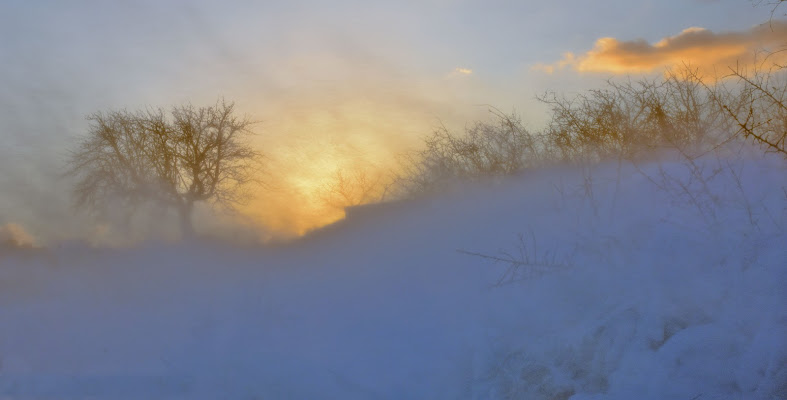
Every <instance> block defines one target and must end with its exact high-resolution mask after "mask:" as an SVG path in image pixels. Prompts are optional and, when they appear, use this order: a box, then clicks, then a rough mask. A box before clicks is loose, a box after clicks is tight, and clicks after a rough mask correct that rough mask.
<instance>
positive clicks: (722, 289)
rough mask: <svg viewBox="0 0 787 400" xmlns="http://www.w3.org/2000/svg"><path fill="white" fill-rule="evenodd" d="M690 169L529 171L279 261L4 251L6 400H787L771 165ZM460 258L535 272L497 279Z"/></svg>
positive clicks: (80, 250) (344, 229) (781, 205)
mask: <svg viewBox="0 0 787 400" xmlns="http://www.w3.org/2000/svg"><path fill="white" fill-rule="evenodd" d="M701 165H702V166H703V167H706V168H705V169H703V170H702V171H699V172H698V170H697V169H694V168H693V167H692V166H690V165H687V164H686V163H682V162H677V161H675V162H668V163H667V162H665V163H662V164H655V163H652V164H649V165H645V166H639V167H638V168H634V167H632V166H630V165H622V166H621V165H617V164H611V165H601V166H597V167H595V168H592V169H587V168H586V169H583V170H580V169H578V168H569V167H565V168H553V169H549V170H542V171H536V172H529V173H526V174H523V175H522V176H518V177H514V178H511V179H508V180H505V181H502V182H495V183H493V182H487V183H480V184H474V185H464V186H460V187H455V188H453V189H452V190H451V191H450V192H447V193H443V194H441V195H433V196H430V197H424V198H421V199H418V200H413V201H409V202H403V203H396V204H390V205H385V206H380V207H375V208H374V210H373V212H365V213H363V214H358V215H357V216H356V217H355V218H351V219H348V220H345V221H342V222H340V223H338V224H336V225H334V226H331V227H327V228H324V229H322V230H320V231H318V232H315V233H313V234H311V235H309V236H307V237H305V238H303V239H302V240H299V241H296V242H293V243H289V244H283V245H276V246H274V245H270V246H259V247H251V246H237V245H231V244H228V243H223V242H220V241H208V240H203V241H201V242H192V243H181V244H162V243H145V244H141V245H139V246H137V247H135V248H131V249H95V248H88V247H85V246H81V245H79V244H64V245H61V246H50V247H49V248H47V249H20V250H18V251H16V250H12V249H3V250H0V251H2V252H1V253H0V398H13V399H17V398H59V399H62V398H80V399H81V398H112V399H119V398H150V399H153V398H167V399H170V398H172V399H179V398H183V399H193V398H205V399H212V398H239V399H241V398H245V399H258V398H273V399H314V398H337V399H339V398H340V399H520V398H521V399H571V400H588V399H633V398H636V399H685V400H690V399H701V400H708V399H722V398H723V399H783V398H787V307H785V304H787V246H785V244H787V233H786V232H787V206H786V205H787V198H785V196H786V195H787V194H785V192H784V190H785V187H787V174H786V173H785V172H787V169H786V168H785V163H784V162H783V160H780V159H778V157H763V156H749V157H748V158H747V159H735V160H722V161H720V160H718V159H714V158H710V157H709V158H707V159H705V160H702V161H701ZM712 172H713V173H712ZM732 172H735V173H734V174H733V173H732ZM666 178H672V179H673V180H670V179H666ZM676 182H683V183H685V186H684V187H687V188H690V189H691V193H692V196H688V194H689V192H686V191H681V186H680V185H677V184H676ZM659 183H661V184H663V185H662V186H661V187H659V185H658V184H659ZM588 189H592V190H588ZM520 235H521V241H520V239H519V236H520ZM463 251H464V252H471V253H479V254H483V255H488V256H496V257H503V256H504V255H505V254H511V255H514V256H519V255H520V254H522V255H525V256H528V257H530V260H531V261H538V262H539V263H541V262H542V261H543V264H550V265H546V266H545V267H543V268H535V267H533V266H521V267H520V268H519V269H518V270H517V271H516V272H517V273H524V274H520V275H517V277H519V278H522V279H519V280H517V281H516V282H511V283H505V282H504V283H503V284H500V285H497V283H498V282H499V280H500V278H501V276H503V274H504V272H505V271H506V269H507V268H508V266H507V265H506V264H505V263H501V262H498V263H495V262H493V261H491V260H489V259H486V258H483V257H478V256H472V255H468V254H466V253H463ZM552 264H554V265H552ZM528 272H529V274H528Z"/></svg>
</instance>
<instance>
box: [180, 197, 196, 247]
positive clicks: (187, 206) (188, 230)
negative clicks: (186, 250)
mask: <svg viewBox="0 0 787 400" xmlns="http://www.w3.org/2000/svg"><path fill="white" fill-rule="evenodd" d="M193 210H194V202H192V201H184V202H183V203H182V204H181V205H180V208H179V209H178V216H179V217H180V236H181V238H183V239H191V238H193V237H194V225H193V224H192V221H191V215H192V211H193Z"/></svg>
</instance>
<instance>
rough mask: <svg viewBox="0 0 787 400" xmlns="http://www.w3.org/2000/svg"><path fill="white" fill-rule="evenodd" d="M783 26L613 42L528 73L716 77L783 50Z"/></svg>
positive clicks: (782, 57)
mask: <svg viewBox="0 0 787 400" xmlns="http://www.w3.org/2000/svg"><path fill="white" fill-rule="evenodd" d="M785 38H787V21H773V22H772V23H771V24H765V25H760V26H757V27H754V28H752V29H750V30H747V31H742V32H720V33H716V32H712V31H710V30H707V29H704V28H698V27H691V28H687V29H684V30H683V31H682V32H680V33H679V34H677V35H674V36H669V37H666V38H663V39H661V40H659V41H658V42H656V43H653V44H651V43H648V42H647V41H645V40H643V39H636V40H629V41H621V40H618V39H616V38H612V37H605V38H601V39H598V40H596V43H595V45H594V46H593V49H591V50H589V51H588V52H586V53H584V54H581V55H575V54H573V53H565V54H564V56H563V58H562V59H561V60H559V61H557V62H554V63H551V64H537V65H535V66H533V70H538V71H543V72H546V73H553V72H555V71H558V70H562V69H565V68H566V67H570V68H571V69H573V70H575V71H577V72H580V73H586V72H591V73H592V72H605V73H610V72H611V73H615V74H627V73H649V72H654V71H659V70H661V69H663V68H665V67H672V66H678V65H682V64H688V65H691V66H694V67H695V68H699V69H700V70H701V72H703V73H710V74H712V73H713V72H714V68H716V70H717V71H719V72H721V73H725V72H726V71H727V67H728V66H731V65H735V64H736V63H740V64H744V65H746V64H752V63H753V62H755V61H756V59H755V58H756V54H757V52H758V51H761V50H765V51H773V50H777V49H779V48H783V47H784V46H785V45H786V44H787V39H785ZM769 61H771V62H778V63H784V62H785V61H787V52H779V53H775V54H774V55H773V56H772V57H771V58H770V59H769Z"/></svg>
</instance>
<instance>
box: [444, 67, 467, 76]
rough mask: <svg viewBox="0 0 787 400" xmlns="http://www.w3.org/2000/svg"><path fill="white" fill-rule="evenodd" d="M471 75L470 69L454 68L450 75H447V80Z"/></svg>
mask: <svg viewBox="0 0 787 400" xmlns="http://www.w3.org/2000/svg"><path fill="white" fill-rule="evenodd" d="M472 74H473V70H472V69H471V68H464V67H456V68H454V70H453V71H451V73H450V74H448V77H449V78H453V77H462V76H470V75H472Z"/></svg>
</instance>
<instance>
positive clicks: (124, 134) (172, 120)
mask: <svg viewBox="0 0 787 400" xmlns="http://www.w3.org/2000/svg"><path fill="white" fill-rule="evenodd" d="M88 120H89V121H90V122H91V124H90V127H89V129H88V132H87V134H86V135H85V136H83V137H82V138H81V139H80V140H79V143H78V145H77V146H76V148H75V149H74V150H73V151H72V153H71V157H70V160H69V168H68V170H67V174H69V175H71V176H74V177H76V179H77V183H76V186H75V187H74V190H73V195H74V200H75V204H76V206H78V207H82V208H86V209H88V210H89V211H90V212H92V213H101V212H102V211H104V210H106V209H107V207H108V206H109V205H110V203H112V204H117V205H120V206H121V207H123V208H124V209H126V210H127V211H128V212H129V215H131V213H133V212H134V210H135V209H136V208H137V207H138V206H139V205H141V204H143V203H145V202H151V201H152V202H155V203H157V204H160V205H164V206H165V207H168V208H170V207H171V208H174V209H175V210H177V212H178V216H179V220H180V227H181V233H182V234H183V235H184V236H191V235H193V233H194V229H193V225H192V214H193V209H194V204H195V203H197V202H200V201H205V202H211V203H212V204H214V205H220V206H224V207H229V208H232V207H233V206H234V205H236V204H237V203H239V202H241V201H242V200H244V199H245V198H246V195H247V192H245V191H244V188H245V186H246V184H248V183H250V182H252V181H254V180H255V178H256V173H255V170H256V166H257V165H258V161H259V158H260V156H261V154H260V153H259V152H257V151H255V150H254V149H252V148H251V147H250V146H249V145H248V143H247V142H246V140H245V139H246V138H247V136H248V135H250V134H251V133H252V132H251V131H250V129H249V128H250V126H251V125H252V122H251V121H250V120H249V119H248V118H246V117H238V116H236V115H235V113H234V105H233V104H232V103H225V102H224V101H221V102H218V103H217V104H216V105H214V106H210V107H201V108H195V107H193V106H191V105H184V106H178V107H173V108H172V110H171V112H170V113H169V114H168V113H166V112H165V111H164V110H163V109H160V108H159V109H148V110H144V111H136V112H129V111H126V110H121V111H109V112H97V113H95V114H93V115H90V116H89V117H88Z"/></svg>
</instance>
